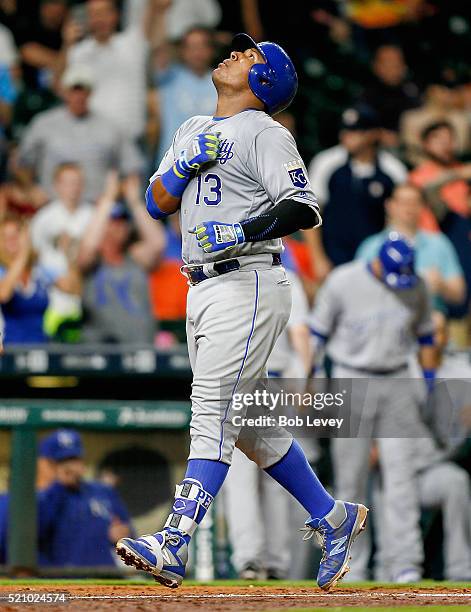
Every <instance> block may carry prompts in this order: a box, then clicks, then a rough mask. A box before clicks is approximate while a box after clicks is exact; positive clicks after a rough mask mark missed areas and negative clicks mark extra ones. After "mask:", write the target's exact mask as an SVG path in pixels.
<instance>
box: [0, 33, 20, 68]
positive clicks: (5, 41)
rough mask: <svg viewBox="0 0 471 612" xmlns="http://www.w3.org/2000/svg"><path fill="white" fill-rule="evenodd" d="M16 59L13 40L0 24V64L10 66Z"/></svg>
mask: <svg viewBox="0 0 471 612" xmlns="http://www.w3.org/2000/svg"><path fill="white" fill-rule="evenodd" d="M17 57H18V52H17V50H16V46H15V39H14V38H13V34H12V33H11V32H10V30H9V29H8V28H6V27H5V26H4V25H2V24H0V64H4V65H5V66H8V67H9V68H10V66H12V65H13V64H14V63H15V62H16V60H17Z"/></svg>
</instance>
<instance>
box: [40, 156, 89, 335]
mask: <svg viewBox="0 0 471 612" xmlns="http://www.w3.org/2000/svg"><path fill="white" fill-rule="evenodd" d="M83 184H84V181H83V174H82V170H81V168H80V166H78V165H77V164H72V163H65V164H61V165H59V166H58V167H57V168H56V169H55V171H54V191H55V193H56V199H55V200H53V201H52V202H50V203H49V204H47V205H46V206H45V207H44V208H42V209H41V211H40V212H39V213H38V214H37V215H36V216H35V217H33V220H32V223H31V237H32V241H33V247H34V249H35V251H36V252H37V254H38V261H39V263H40V264H42V265H44V266H45V267H47V268H48V269H51V270H54V272H55V273H56V274H64V273H65V272H66V271H67V269H68V268H69V267H71V266H73V264H74V262H75V261H76V258H77V254H78V249H79V245H80V240H81V239H82V237H83V234H84V232H85V230H86V228H87V226H88V224H89V222H90V220H91V217H92V215H93V206H92V205H91V204H90V203H89V202H85V201H84V200H83V199H82V193H83ZM80 316H81V298H80V297H79V296H76V295H70V294H67V293H64V292H63V291H61V290H60V289H58V288H55V287H53V288H52V289H51V293H50V302H49V307H48V309H47V312H46V316H45V321H44V325H45V330H46V332H47V333H48V335H50V336H55V335H56V334H57V333H58V331H59V330H60V329H61V328H63V327H64V325H67V324H72V325H73V324H74V323H76V322H78V321H79V320H80ZM69 335H72V336H73V335H74V334H69Z"/></svg>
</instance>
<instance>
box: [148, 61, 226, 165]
mask: <svg viewBox="0 0 471 612" xmlns="http://www.w3.org/2000/svg"><path fill="white" fill-rule="evenodd" d="M211 74H212V73H211V71H210V70H208V72H207V73H206V74H204V75H203V76H198V75H196V74H195V73H194V72H192V71H191V70H188V68H186V67H185V66H183V65H181V64H175V65H173V66H171V67H170V68H169V69H168V70H166V71H165V72H164V73H162V74H159V75H157V78H156V85H157V86H158V88H159V99H160V117H161V132H160V142H159V147H158V151H157V159H156V165H157V166H158V165H159V164H160V162H161V160H162V158H163V157H164V155H165V153H166V152H167V149H168V148H169V147H170V146H171V144H172V139H173V136H174V134H175V132H176V131H177V130H178V128H179V127H180V126H181V124H182V123H184V122H185V121H186V120H187V119H189V118H190V117H194V116H195V115H212V114H213V112H214V110H215V108H216V103H217V94H216V89H215V88H214V85H213V81H212V78H211Z"/></svg>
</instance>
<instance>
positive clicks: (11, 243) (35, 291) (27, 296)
mask: <svg viewBox="0 0 471 612" xmlns="http://www.w3.org/2000/svg"><path fill="white" fill-rule="evenodd" d="M63 272H64V273H63V274H62V275H61V274H60V273H59V274H58V273H57V272H56V271H54V270H50V269H48V268H46V267H45V266H43V265H41V264H39V263H37V262H36V255H35V253H34V251H33V248H32V244H31V239H30V235H29V229H28V228H27V227H26V226H24V225H23V224H22V223H21V222H19V221H18V220H16V219H14V218H8V217H7V218H6V219H4V220H3V221H2V222H1V223H0V306H1V310H2V314H3V318H4V320H5V344H25V343H26V344H36V343H43V342H46V340H47V337H46V334H45V332H44V329H43V318H44V313H45V311H46V309H47V306H48V304H49V290H50V289H51V287H53V286H56V287H58V288H59V289H61V290H62V291H64V292H65V293H71V294H74V295H78V294H79V293H80V289H81V286H80V278H79V275H78V273H77V272H76V270H75V269H73V268H71V269H68V270H65V271H63Z"/></svg>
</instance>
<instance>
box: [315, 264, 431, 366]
mask: <svg viewBox="0 0 471 612" xmlns="http://www.w3.org/2000/svg"><path fill="white" fill-rule="evenodd" d="M311 325H312V327H313V329H314V330H315V331H317V332H318V333H320V334H322V335H323V336H326V337H328V338H329V340H328V343H327V353H328V355H329V357H330V358H331V359H332V360H333V361H334V362H336V363H340V364H343V365H346V366H348V367H350V368H355V369H358V370H362V369H364V370H379V369H381V370H383V369H384V370H394V369H396V368H399V367H401V366H404V365H406V363H407V358H408V356H409V354H410V353H411V351H412V349H413V347H414V345H415V344H416V342H417V338H418V337H420V336H425V335H428V334H431V333H432V331H433V324H432V320H431V318H430V303H429V297H428V293H427V290H426V288H425V284H424V282H423V281H422V280H419V282H418V284H417V285H416V286H415V287H414V288H412V289H409V290H403V291H394V290H393V289H390V288H389V287H387V285H385V284H384V283H383V282H381V281H380V280H378V279H377V278H375V277H374V276H373V274H372V273H371V272H370V271H369V270H368V268H367V266H366V265H365V263H364V262H358V261H354V262H352V263H348V264H345V265H342V266H339V267H338V268H336V269H335V270H334V271H333V272H332V273H331V274H330V276H329V277H328V278H327V280H326V282H325V284H324V285H323V287H322V289H321V291H320V292H319V295H318V298H317V301H316V306H315V308H314V311H313V314H312V320H311Z"/></svg>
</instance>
